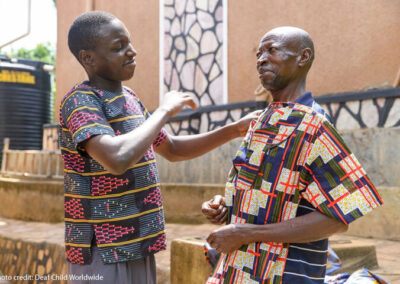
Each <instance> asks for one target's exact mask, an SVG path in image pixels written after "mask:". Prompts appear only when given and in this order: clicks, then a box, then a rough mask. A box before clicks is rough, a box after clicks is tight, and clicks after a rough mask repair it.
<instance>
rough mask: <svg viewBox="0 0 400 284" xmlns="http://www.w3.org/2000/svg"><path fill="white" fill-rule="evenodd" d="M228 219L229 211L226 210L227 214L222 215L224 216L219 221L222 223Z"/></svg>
mask: <svg viewBox="0 0 400 284" xmlns="http://www.w3.org/2000/svg"><path fill="white" fill-rule="evenodd" d="M227 219H228V211H226V214H225V215H224V216H222V218H221V219H220V220H219V221H220V223H221V224H223V223H225V222H226V220H227Z"/></svg>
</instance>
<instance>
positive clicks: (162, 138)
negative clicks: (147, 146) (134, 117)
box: [137, 98, 168, 148]
mask: <svg viewBox="0 0 400 284" xmlns="http://www.w3.org/2000/svg"><path fill="white" fill-rule="evenodd" d="M137 101H138V103H139V104H140V106H141V107H142V111H143V114H144V118H145V119H149V118H150V116H151V114H150V112H149V111H148V110H147V108H146V107H145V106H144V104H143V103H142V102H141V101H140V100H139V98H137ZM167 137H168V132H167V130H166V129H165V128H164V127H163V128H161V131H160V133H158V135H157V137H156V139H154V141H153V147H154V148H157V147H158V146H160V145H161V144H162V143H164V142H165V140H167Z"/></svg>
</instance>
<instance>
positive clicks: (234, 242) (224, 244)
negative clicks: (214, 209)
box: [207, 224, 245, 253]
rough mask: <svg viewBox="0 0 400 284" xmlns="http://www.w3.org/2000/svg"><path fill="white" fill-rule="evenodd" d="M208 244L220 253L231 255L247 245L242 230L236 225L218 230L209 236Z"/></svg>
mask: <svg viewBox="0 0 400 284" xmlns="http://www.w3.org/2000/svg"><path fill="white" fill-rule="evenodd" d="M207 242H208V243H209V244H210V246H211V247H213V248H215V249H216V250H217V251H218V252H219V253H231V252H232V251H234V250H237V249H239V248H240V247H241V246H242V245H243V244H245V240H244V238H243V235H242V234H241V233H240V228H239V227H238V225H234V224H229V225H226V226H223V227H221V228H218V229H217V230H215V231H214V232H212V233H211V234H210V235H209V236H208V238H207Z"/></svg>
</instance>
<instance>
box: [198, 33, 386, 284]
mask: <svg viewBox="0 0 400 284" xmlns="http://www.w3.org/2000/svg"><path fill="white" fill-rule="evenodd" d="M313 59H314V45H313V42H312V40H311V37H310V36H309V35H308V33H306V32H305V31H304V30H301V29H299V28H294V27H280V28H276V29H273V30H271V31H269V32H268V33H266V34H265V35H264V36H263V38H262V39H261V41H260V44H259V48H258V52H257V70H258V73H259V78H260V80H261V83H262V85H263V86H264V88H266V89H267V90H269V91H270V92H271V94H272V96H273V102H272V103H271V104H270V105H269V106H268V107H267V108H266V109H265V111H264V112H263V113H262V114H261V115H260V117H259V119H258V120H257V122H256V123H255V124H254V125H253V126H252V127H251V128H250V129H249V131H248V133H247V135H246V137H245V138H244V140H243V142H242V144H241V146H240V148H239V150H238V152H237V154H236V157H235V158H234V159H233V166H232V169H231V172H230V176H229V179H228V182H227V184H226V189H225V197H221V196H215V197H214V198H213V199H212V200H210V201H207V202H205V203H203V208H202V210H203V213H204V215H206V217H207V218H208V219H209V220H211V221H212V222H213V223H220V224H222V223H223V222H224V221H226V220H227V222H228V223H229V225H226V226H223V227H221V228H219V229H217V230H215V231H214V232H213V233H211V234H210V236H209V237H208V239H207V241H208V242H209V243H210V245H211V246H212V247H214V248H216V249H217V251H219V252H222V253H223V254H222V256H221V258H220V261H219V263H218V265H217V267H216V269H215V271H214V273H213V275H212V276H211V277H210V278H209V280H208V282H207V283H214V284H215V283H274V284H275V283H291V284H292V283H301V284H305V283H324V276H325V268H326V262H327V246H328V241H327V238H328V237H329V236H330V235H332V234H334V233H337V232H343V231H345V230H347V225H348V224H349V223H350V222H352V221H354V220H355V219H356V218H358V217H361V216H363V215H364V214H366V213H368V212H370V211H371V210H373V209H374V208H376V207H378V206H380V205H381V204H382V200H381V198H380V196H379V194H378V193H377V192H376V189H375V188H374V186H373V185H372V183H371V181H370V180H369V178H368V177H367V176H366V173H365V171H364V169H363V168H362V167H361V165H360V164H359V162H358V161H357V159H356V157H355V156H354V155H353V154H352V153H351V152H350V150H349V149H348V148H347V146H346V145H345V144H344V142H343V140H342V139H341V137H340V136H339V134H338V133H337V131H336V130H335V128H334V127H333V126H332V124H330V122H329V119H328V118H327V117H326V116H325V115H324V112H323V110H322V109H321V107H320V106H319V105H318V104H317V103H316V102H315V101H314V100H313V98H312V96H311V93H309V92H307V93H306V92H305V82H306V77H307V73H308V71H309V69H310V67H311V64H312V62H313Z"/></svg>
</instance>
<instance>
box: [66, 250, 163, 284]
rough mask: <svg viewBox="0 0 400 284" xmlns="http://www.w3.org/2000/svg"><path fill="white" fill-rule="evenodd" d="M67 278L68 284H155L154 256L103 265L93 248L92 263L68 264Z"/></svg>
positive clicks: (98, 254) (97, 251)
mask: <svg viewBox="0 0 400 284" xmlns="http://www.w3.org/2000/svg"><path fill="white" fill-rule="evenodd" d="M68 277H69V280H68V283H70V284H92V283H96V284H100V283H101V284H111V283H112V284H156V283H157V274H156V262H155V259H154V255H150V256H148V257H146V258H142V259H138V260H131V261H126V262H118V263H112V264H104V263H103V261H102V260H101V257H100V253H99V250H98V248H97V247H96V246H93V247H92V263H91V264H85V265H81V264H72V263H69V262H68ZM90 277H91V279H90ZM74 278H75V279H74Z"/></svg>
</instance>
